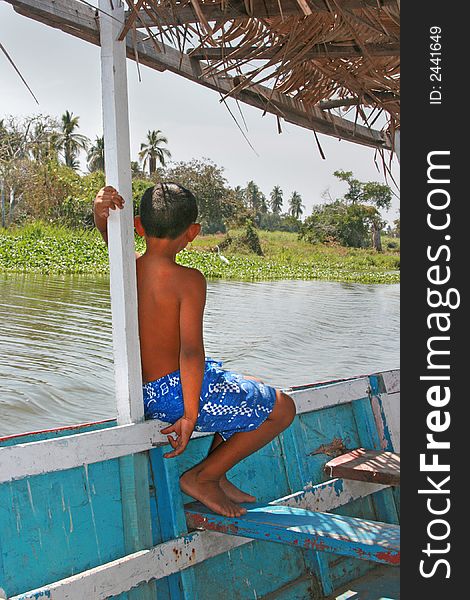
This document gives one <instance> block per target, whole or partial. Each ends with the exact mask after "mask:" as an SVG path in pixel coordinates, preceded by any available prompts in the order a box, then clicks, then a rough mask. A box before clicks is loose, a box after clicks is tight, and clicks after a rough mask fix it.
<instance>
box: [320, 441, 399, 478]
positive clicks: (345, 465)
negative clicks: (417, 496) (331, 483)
mask: <svg viewBox="0 0 470 600" xmlns="http://www.w3.org/2000/svg"><path fill="white" fill-rule="evenodd" d="M325 472H326V473H327V474H328V475H329V476H330V477H341V478H343V479H354V480H355V481H366V482H368V483H382V484H384V485H400V456H399V455H398V454H395V453H393V452H383V451H378V450H365V449H364V448H358V449H357V450H352V451H351V452H348V453H346V454H342V455H341V456H337V457H336V458H333V459H332V460H330V461H328V462H327V463H326V465H325Z"/></svg>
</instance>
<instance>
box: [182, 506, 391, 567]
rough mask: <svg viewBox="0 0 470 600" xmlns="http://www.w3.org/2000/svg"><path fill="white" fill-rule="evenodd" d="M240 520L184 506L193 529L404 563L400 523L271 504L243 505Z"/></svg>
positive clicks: (382, 561) (203, 509)
mask: <svg viewBox="0 0 470 600" xmlns="http://www.w3.org/2000/svg"><path fill="white" fill-rule="evenodd" d="M244 506H245V507H246V508H247V509H248V512H247V513H246V514H245V515H242V516H241V517H237V518H229V517H224V516H222V515H218V514H215V513H213V512H211V511H210V510H209V509H207V508H206V507H205V506H204V505H203V504H201V503H199V502H194V503H191V504H187V505H186V506H185V512H186V519H187V523H188V527H189V528H192V529H197V528H202V529H208V530H211V531H218V532H220V533H226V534H230V535H235V536H242V537H247V538H252V539H258V540H265V541H271V542H277V543H281V544H288V545H290V546H295V547H297V548H304V549H308V550H314V551H317V552H319V551H321V552H332V553H334V554H339V555H342V556H351V557H354V558H360V559H363V560H370V561H374V562H377V563H383V564H388V565H398V564H399V563H400V528H399V527H398V526H396V525H389V524H387V523H380V522H378V521H366V520H364V519H356V518H353V517H343V516H341V515H336V514H332V513H322V512H313V511H308V510H304V509H301V508H293V507H289V506H279V505H272V504H262V505H251V506H250V505H246V504H245V505H244Z"/></svg>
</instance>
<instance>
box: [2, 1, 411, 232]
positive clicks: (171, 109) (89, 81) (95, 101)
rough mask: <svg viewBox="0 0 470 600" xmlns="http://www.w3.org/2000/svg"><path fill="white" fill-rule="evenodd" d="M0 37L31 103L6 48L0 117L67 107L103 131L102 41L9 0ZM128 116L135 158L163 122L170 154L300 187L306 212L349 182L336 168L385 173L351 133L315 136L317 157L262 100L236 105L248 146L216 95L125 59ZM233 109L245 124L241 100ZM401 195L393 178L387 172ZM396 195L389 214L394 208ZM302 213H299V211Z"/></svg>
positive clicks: (232, 179)
mask: <svg viewBox="0 0 470 600" xmlns="http://www.w3.org/2000/svg"><path fill="white" fill-rule="evenodd" d="M0 42H1V43H2V44H3V45H4V47H5V48H6V50H7V51H8V52H9V54H10V55H11V57H12V58H13V60H14V61H15V64H16V65H17V67H18V68H19V69H20V71H21V73H22V75H23V76H24V77H25V79H26V81H27V82H28V84H29V86H30V87H31V88H32V90H33V92H34V94H35V96H36V97H37V98H38V100H39V103H40V104H39V106H38V105H37V104H36V102H35V101H34V99H33V98H32V96H31V95H30V93H29V92H28V90H27V89H26V87H25V86H24V84H23V83H22V82H21V80H20V78H19V77H18V75H17V74H16V73H15V71H14V69H13V68H12V66H11V65H10V63H9V62H8V61H7V59H6V58H5V56H4V55H3V54H2V53H0V118H2V117H4V116H7V115H14V116H17V117H24V116H28V115H33V114H38V113H41V114H49V115H52V116H55V117H60V115H61V114H62V113H63V112H65V110H69V111H72V112H73V113H74V115H79V117H80V121H79V124H80V132H81V133H83V134H85V135H86V136H88V137H89V138H90V139H93V140H94V139H95V137H96V136H97V135H102V114H101V88H100V56H99V48H98V47H97V46H94V45H93V44H89V43H87V42H84V41H82V40H79V39H77V38H74V37H73V36H71V35H69V34H66V33H63V32H62V31H59V30H56V29H53V28H51V27H47V26H46V25H43V24H41V23H37V22H35V21H33V20H31V19H28V18H26V17H22V16H20V15H18V14H16V13H15V12H14V10H13V8H12V7H11V5H10V4H7V3H5V2H1V1H0ZM127 64H128V87H129V120H130V131H131V157H132V160H137V154H138V151H139V149H140V144H141V142H143V141H144V140H145V137H146V133H147V131H148V130H153V129H161V130H162V131H163V133H164V134H165V135H166V137H167V138H168V148H169V150H170V151H171V153H172V159H173V160H174V161H176V162H178V161H187V160H191V159H192V158H209V159H211V160H212V161H214V162H215V163H216V164H218V165H220V166H223V167H224V169H225V172H224V174H225V177H226V178H227V180H228V182H229V184H230V185H231V186H236V185H240V186H245V185H246V183H247V182H248V181H250V180H254V181H255V182H256V183H257V184H258V185H259V187H260V188H261V190H262V191H263V192H264V193H265V194H266V195H267V196H269V192H270V191H271V190H272V188H273V187H274V186H275V185H279V186H280V187H281V188H282V190H283V192H284V201H285V206H284V208H287V199H288V198H289V196H290V195H291V194H292V192H293V191H294V190H295V191H297V192H298V193H300V195H301V196H302V199H303V203H304V205H305V207H306V209H305V215H308V214H310V212H311V210H312V206H313V205H314V204H319V203H321V202H323V200H322V194H323V193H324V191H325V190H327V189H328V190H329V193H330V195H331V196H332V197H333V198H337V197H340V196H342V195H343V194H344V193H345V192H346V191H347V186H346V184H344V183H342V182H340V181H339V180H337V178H335V177H334V175H333V172H334V171H336V170H339V169H343V170H345V171H352V172H353V173H354V176H355V177H356V178H357V179H359V180H361V181H380V182H385V178H384V175H383V171H382V169H381V168H380V169H379V170H378V168H377V166H376V164H375V163H374V154H375V152H374V150H373V149H371V148H366V147H363V146H360V145H358V144H354V143H352V142H346V141H344V140H342V141H341V140H338V139H336V138H333V137H330V136H325V135H321V134H320V135H319V136H318V137H319V140H320V144H321V146H322V149H323V152H324V153H325V155H326V160H323V159H322V158H321V156H320V153H319V151H318V148H317V145H316V142H315V139H314V136H313V133H312V132H311V131H308V130H306V129H303V128H301V127H297V126H295V125H292V124H289V123H285V122H283V123H282V129H283V133H282V134H279V133H278V132H277V124H276V119H275V117H274V116H273V115H268V114H267V115H266V116H264V117H262V112H261V111H260V110H258V109H255V108H252V107H250V106H247V105H243V104H241V105H240V106H241V107H242V112H243V116H244V119H245V121H246V124H247V126H248V131H247V132H246V135H247V137H248V139H249V141H250V143H251V145H252V146H253V147H254V149H255V151H253V150H252V149H251V148H250V145H249V144H248V143H247V141H246V140H245V138H244V137H243V135H242V133H241V131H240V129H239V127H238V126H237V124H236V123H235V122H234V120H233V118H232V116H231V115H230V113H229V111H228V110H227V108H226V107H225V106H224V105H223V104H221V103H220V101H219V95H218V94H217V93H216V92H214V91H212V90H208V89H206V88H204V87H203V86H200V85H197V84H196V83H193V82H190V81H188V80H186V79H184V78H183V77H181V76H178V75H175V74H173V73H168V72H163V73H161V72H159V71H155V70H152V69H149V68H147V67H145V66H141V68H140V69H141V76H142V81H140V82H139V78H138V73H137V67H136V64H135V63H134V62H133V61H128V63H127ZM231 108H232V111H233V112H234V114H235V115H236V116H237V120H238V122H239V125H240V126H241V127H243V121H242V119H241V118H240V115H239V112H238V108H237V107H236V105H235V104H234V103H233V102H232V103H231ZM392 173H393V177H394V179H395V181H397V182H398V181H399V163H398V161H397V159H396V158H394V159H393V164H392ZM388 183H389V184H391V186H392V189H393V190H394V191H395V193H396V194H397V195H398V190H397V188H396V187H395V186H394V184H393V182H391V181H390V180H389V181H388ZM398 208H399V201H398V198H396V197H394V199H393V202H392V209H391V210H390V211H389V212H388V213H387V214H386V215H385V218H386V219H387V220H388V221H393V219H396V218H397V217H398V216H399V213H398ZM305 215H304V216H305Z"/></svg>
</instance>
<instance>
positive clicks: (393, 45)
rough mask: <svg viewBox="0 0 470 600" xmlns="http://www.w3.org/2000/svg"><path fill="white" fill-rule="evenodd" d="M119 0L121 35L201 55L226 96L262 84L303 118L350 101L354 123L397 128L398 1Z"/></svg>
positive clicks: (391, 130)
mask: <svg viewBox="0 0 470 600" xmlns="http://www.w3.org/2000/svg"><path fill="white" fill-rule="evenodd" d="M126 1H127V4H128V5H129V9H130V10H129V11H128V13H127V20H126V25H125V27H124V29H123V33H122V37H124V36H125V35H126V34H127V33H128V31H129V30H131V29H132V28H135V27H140V28H145V29H146V30H147V32H148V36H149V38H150V39H151V40H152V41H153V42H154V44H155V47H156V48H157V49H159V51H164V47H165V45H166V44H170V45H172V46H173V47H174V48H176V49H178V50H179V51H180V52H181V53H188V54H189V55H190V56H191V58H193V59H196V60H198V61H200V63H199V64H200V67H201V77H203V78H211V77H214V76H217V77H218V78H220V77H230V78H231V81H232V82H233V85H232V87H231V89H230V91H229V92H228V93H227V92H226V94H227V95H232V96H234V97H236V96H237V93H239V92H240V91H241V90H249V89H255V90H257V91H258V92H259V89H260V84H262V85H263V89H264V90H268V91H269V93H271V94H272V93H273V92H274V91H275V92H279V93H281V94H283V95H286V96H289V97H291V98H293V99H295V100H297V101H299V102H300V103H301V105H302V106H303V110H304V111H305V114H306V115H308V114H311V113H312V111H314V110H318V109H319V108H320V109H321V110H322V111H327V110H334V109H337V108H339V107H354V108H353V110H355V111H356V114H355V115H354V120H355V121H358V120H359V121H361V122H363V123H365V124H366V125H368V126H370V127H371V126H372V125H373V124H374V123H375V122H377V119H378V118H379V116H380V115H382V116H385V125H384V128H385V129H387V131H388V133H389V134H392V137H393V133H394V130H395V129H396V128H397V127H399V101H400V96H399V84H400V81H399V67H400V57H399V8H400V7H399V0H215V1H211V0H126ZM348 110H351V108H349V109H348ZM382 121H383V120H382Z"/></svg>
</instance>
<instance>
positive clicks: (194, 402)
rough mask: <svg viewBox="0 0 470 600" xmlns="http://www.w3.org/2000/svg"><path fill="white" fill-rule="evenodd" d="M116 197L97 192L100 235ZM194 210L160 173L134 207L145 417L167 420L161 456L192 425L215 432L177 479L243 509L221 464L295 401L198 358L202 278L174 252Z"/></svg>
mask: <svg viewBox="0 0 470 600" xmlns="http://www.w3.org/2000/svg"><path fill="white" fill-rule="evenodd" d="M123 205H124V200H123V199H122V197H121V196H120V195H119V193H118V192H117V191H116V190H115V189H114V188H112V187H110V186H108V187H105V188H103V189H101V190H100V191H99V192H98V194H97V196H96V198H95V202H94V218H95V225H96V227H97V228H98V230H99V231H100V232H101V234H102V236H103V238H104V240H105V241H106V242H107V219H108V216H109V211H110V210H115V209H116V208H118V209H120V208H122V207H123ZM197 214H198V212H197V204H196V199H195V197H194V195H193V194H192V193H191V192H190V191H189V190H187V189H185V188H183V187H182V186H180V185H177V184H175V183H163V184H157V185H155V186H154V187H151V188H149V189H147V190H146V191H145V193H144V194H143V196H142V201H141V204H140V215H139V216H137V217H135V228H136V231H137V233H138V234H139V235H141V236H143V237H144V238H145V241H146V251H145V253H144V254H143V255H142V256H138V258H137V263H136V267H137V293H138V312H139V337H140V351H141V360H142V378H143V382H144V385H143V397H144V405H145V417H146V418H147V419H159V420H161V421H164V422H166V423H172V425H170V426H168V427H165V428H164V429H162V430H161V431H162V433H164V434H166V435H167V438H168V442H169V443H170V445H171V446H172V448H173V450H172V451H170V452H167V453H166V454H165V455H164V456H165V457H166V458H171V457H174V456H178V455H179V454H181V453H182V452H183V451H184V449H185V448H186V446H187V444H188V442H189V439H190V437H191V435H192V433H193V431H194V430H196V431H210V432H215V435H214V438H213V441H212V445H211V448H210V450H209V454H208V455H207V457H206V458H205V459H204V460H203V461H202V462H200V463H199V464H197V465H196V466H194V467H192V468H191V469H189V470H188V471H186V472H185V473H183V475H182V476H181V478H180V486H181V489H182V490H183V491H184V492H185V493H186V494H188V495H189V496H192V497H193V498H195V499H196V500H199V501H200V502H202V503H204V504H205V505H206V506H207V507H208V508H209V509H211V510H213V511H214V512H217V513H220V514H222V515H226V516H228V517H237V516H240V515H242V514H244V513H246V508H245V507H243V506H240V503H244V502H254V501H255V500H256V498H254V497H253V496H251V495H250V494H247V493H245V492H243V491H242V490H240V489H239V488H237V487H236V486H235V485H234V484H232V483H231V482H230V481H229V480H228V479H227V476H226V473H227V471H229V470H230V469H231V468H232V467H233V466H234V465H236V464H237V463H238V462H240V461H241V460H242V459H244V458H246V457H247V456H249V455H250V454H253V452H256V450H259V449H260V448H262V447H263V446H264V445H266V444H267V443H269V442H270V441H271V440H273V439H274V438H275V437H276V436H277V435H279V433H281V432H282V431H283V430H284V429H286V428H287V427H288V426H289V425H290V424H291V422H292V421H293V419H294V416H295V405H294V402H293V400H292V398H291V397H290V396H288V395H286V394H284V393H283V392H281V391H280V390H276V389H274V388H272V387H270V386H267V385H265V384H264V383H262V382H260V381H259V380H256V379H254V378H251V377H248V376H243V375H240V374H237V373H233V372H231V371H227V370H224V369H221V363H219V362H216V361H212V360H210V359H206V356H205V353H204V342H203V313H204V305H205V301H206V280H205V278H204V276H203V275H202V273H200V271H198V270H197V269H190V268H187V267H183V266H180V265H178V264H176V262H175V257H176V255H177V254H178V252H180V251H181V250H183V248H185V247H186V246H187V244H188V243H189V242H191V241H192V240H194V238H195V237H196V236H197V235H198V233H199V232H200V230H201V226H200V225H199V224H198V223H196V220H197ZM172 433H173V434H175V437H173V436H172V435H171V434H172Z"/></svg>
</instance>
